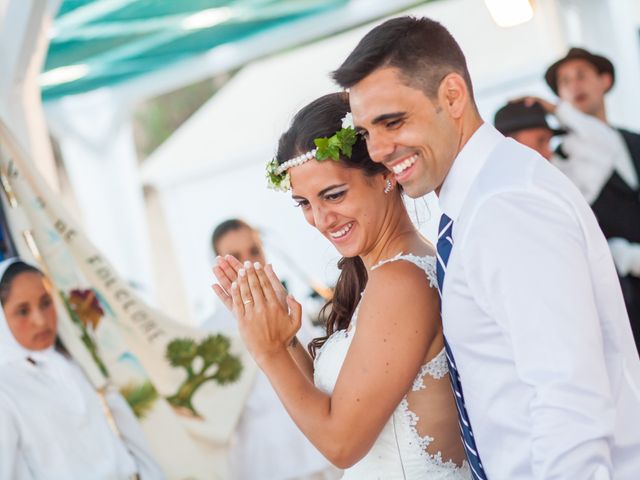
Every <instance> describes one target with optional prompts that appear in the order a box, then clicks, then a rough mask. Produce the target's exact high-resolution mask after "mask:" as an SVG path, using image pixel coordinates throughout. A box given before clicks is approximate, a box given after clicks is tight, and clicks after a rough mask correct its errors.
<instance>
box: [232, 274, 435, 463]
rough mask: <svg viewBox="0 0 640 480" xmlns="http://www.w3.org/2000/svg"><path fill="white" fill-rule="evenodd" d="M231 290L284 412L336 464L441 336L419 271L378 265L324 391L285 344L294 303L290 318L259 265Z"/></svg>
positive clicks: (398, 394) (296, 315)
mask: <svg viewBox="0 0 640 480" xmlns="http://www.w3.org/2000/svg"><path fill="white" fill-rule="evenodd" d="M231 292H232V297H233V304H234V314H235V315H236V316H237V318H238V321H239V326H240V331H241V333H242V335H243V337H244V339H245V342H246V343H247V346H248V348H249V350H250V351H251V352H252V354H253V356H254V358H255V359H256V361H257V363H258V365H259V366H260V368H262V370H263V371H264V372H265V373H266V375H267V376H268V377H269V380H270V381H271V383H272V385H273V387H274V388H275V390H276V392H277V393H278V396H279V397H280V399H281V400H282V402H283V404H284V406H285V408H286V409H287V411H288V412H289V414H290V416H291V417H292V418H293V420H294V421H295V423H296V424H297V425H298V427H299V428H300V429H301V430H302V431H303V432H304V434H305V435H306V436H307V438H309V440H310V441H311V442H312V443H313V444H314V445H315V446H316V447H317V448H318V449H319V450H320V451H321V452H322V453H323V454H324V455H325V456H326V457H327V458H328V459H329V460H330V461H331V462H332V463H334V464H335V465H336V466H338V467H342V468H346V467H349V466H351V465H353V464H354V463H356V462H357V461H358V460H359V459H361V458H362V457H363V456H364V455H365V454H366V453H367V452H368V451H369V449H370V448H371V446H372V445H373V443H374V442H375V440H376V438H377V437H378V435H379V433H380V431H381V430H382V428H383V427H384V425H385V423H386V421H387V420H388V419H389V417H390V415H391V414H392V412H393V411H394V409H395V408H396V407H397V406H398V404H399V403H400V401H401V400H402V398H403V396H404V395H405V394H406V392H407V391H408V390H409V388H410V386H411V383H412V381H413V379H414V377H415V375H416V373H417V372H418V370H419V368H420V366H421V365H422V363H423V361H424V358H425V356H426V354H427V353H431V352H429V347H430V346H431V345H432V343H433V342H434V340H435V339H436V338H438V337H439V335H440V334H441V327H440V321H439V305H438V297H437V293H436V291H435V289H431V288H430V287H429V285H428V280H427V279H426V276H425V275H424V272H422V271H421V270H420V269H418V268H417V267H415V266H414V265H411V264H409V263H406V262H394V263H391V264H388V265H385V267H383V268H380V269H377V270H376V271H374V272H372V273H371V275H370V278H369V283H368V285H367V291H366V294H365V296H364V297H363V299H362V305H361V307H360V313H359V319H358V325H357V334H356V335H354V338H353V341H352V344H351V347H350V349H349V352H348V354H347V357H346V359H345V362H344V364H343V366H342V369H341V370H340V374H339V377H338V380H337V383H336V386H335V388H334V390H333V394H332V395H327V394H325V393H323V392H322V391H320V390H319V389H317V388H316V387H315V386H314V385H313V383H312V381H311V380H310V379H309V378H308V377H307V376H306V375H304V374H303V373H302V371H301V370H300V369H299V368H298V367H297V366H296V364H295V361H294V360H293V358H292V356H291V355H290V354H289V352H287V350H286V344H287V342H288V341H289V340H290V339H291V338H292V335H293V332H295V331H296V330H297V328H298V325H299V323H300V305H299V304H298V303H297V302H295V301H292V300H291V299H290V300H289V301H288V303H289V307H290V309H291V312H292V317H290V316H289V315H288V312H287V310H286V309H285V308H283V307H282V305H281V304H280V303H279V302H278V301H277V298H276V296H275V292H274V291H273V289H272V288H271V286H270V284H269V281H268V279H267V277H266V275H265V274H264V271H263V270H262V269H259V270H257V271H256V270H254V269H253V268H248V269H246V273H245V274H244V275H241V276H240V277H239V278H238V286H237V287H236V288H232V289H231ZM249 299H251V300H252V302H251V303H248V304H246V305H245V304H244V303H243V300H244V301H247V300H249ZM292 318H293V320H292ZM434 355H435V352H434Z"/></svg>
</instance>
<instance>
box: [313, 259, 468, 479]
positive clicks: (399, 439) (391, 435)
mask: <svg viewBox="0 0 640 480" xmlns="http://www.w3.org/2000/svg"><path fill="white" fill-rule="evenodd" d="M397 260H405V261H409V262H412V263H414V264H415V265H417V266H418V267H420V268H421V269H423V270H424V271H425V273H426V275H427V277H428V278H429V281H430V285H431V287H432V288H436V285H437V280H436V270H435V265H436V259H435V257H417V256H415V255H402V254H400V255H398V256H396V257H394V258H391V259H388V260H385V261H383V262H380V263H379V264H378V265H376V267H374V268H377V267H380V266H381V265H383V264H385V263H388V262H391V261H397ZM365 292H366V291H365ZM365 294H366V293H365ZM357 315H358V309H357V308H356V311H355V313H354V315H353V318H352V319H351V323H350V325H349V328H348V329H347V330H339V331H337V332H334V334H333V335H331V336H330V337H329V338H328V339H327V341H326V342H325V344H324V345H323V346H322V348H321V349H320V350H319V352H318V354H317V355H316V359H315V364H314V382H315V385H316V386H317V387H318V388H319V389H320V390H322V391H324V392H325V393H328V394H331V393H332V392H333V389H334V387H335V385H336V381H337V379H338V375H339V374H340V369H341V368H342V364H343V362H344V360H345V357H346V355H347V351H348V350H349V346H350V345H351V341H352V339H353V336H354V335H357V333H356V326H357ZM441 382H446V384H444V383H441ZM453 402H454V400H453V396H452V393H451V387H450V385H449V378H448V367H447V359H446V356H445V352H444V349H443V350H442V351H441V352H440V353H439V354H438V355H436V356H435V357H434V358H432V359H430V360H429V361H428V362H427V363H425V364H424V365H423V366H422V368H421V369H420V371H419V372H418V375H417V376H416V378H415V380H414V382H413V386H412V388H411V391H410V392H408V393H407V394H406V395H405V397H404V398H403V399H402V401H401V402H400V404H399V405H398V406H397V407H396V409H395V410H394V412H393V414H392V415H391V417H390V418H389V420H388V421H387V423H386V424H385V426H384V428H383V429H382V432H380V435H379V436H378V438H377V439H376V441H375V443H374V444H373V447H371V450H370V451H369V453H367V454H366V455H365V456H364V457H363V458H362V459H361V460H360V461H359V462H358V463H356V464H355V465H353V466H352V467H351V468H348V469H346V470H345V472H344V476H343V477H342V478H343V479H344V480H347V479H349V480H375V479H382V480H395V479H403V480H405V479H407V480H418V479H419V480H468V479H470V478H471V475H470V473H469V468H468V465H467V463H466V461H464V460H462V459H458V462H459V463H461V465H460V466H459V465H457V464H456V463H454V461H452V460H451V459H450V458H448V457H446V456H444V455H443V453H442V452H445V451H451V449H450V448H448V447H450V446H451V442H452V441H459V437H458V431H457V429H456V431H455V432H451V431H450V430H451V429H450V427H447V431H446V432H445V431H444V430H443V426H442V424H443V422H441V420H442V419H441V418H438V417H439V415H440V413H442V415H443V416H444V415H449V416H451V415H455V406H454V403H453ZM451 409H453V410H451ZM452 412H453V413H452ZM449 418H451V417H449ZM444 423H445V424H446V425H447V426H450V424H451V422H444ZM439 434H441V435H439ZM440 437H447V440H445V441H443V442H442V443H439V441H438V440H441V439H440ZM452 439H454V440H452ZM440 448H442V450H440ZM443 457H444V458H443Z"/></svg>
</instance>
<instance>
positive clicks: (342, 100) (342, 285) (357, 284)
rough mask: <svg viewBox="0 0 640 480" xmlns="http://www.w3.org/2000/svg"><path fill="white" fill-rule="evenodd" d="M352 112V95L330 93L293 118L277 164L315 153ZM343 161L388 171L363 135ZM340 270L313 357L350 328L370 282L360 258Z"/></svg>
mask: <svg viewBox="0 0 640 480" xmlns="http://www.w3.org/2000/svg"><path fill="white" fill-rule="evenodd" d="M349 111H350V108H349V95H348V94H347V93H342V92H341V93H330V94H329V95H325V96H323V97H320V98H318V99H317V100H314V101H313V102H311V103H310V104H309V105H307V106H306V107H304V108H303V109H302V110H300V111H299V112H298V113H297V114H296V115H295V117H293V121H292V122H291V126H290V127H289V130H287V131H286V132H285V133H284V134H283V135H282V136H281V137H280V141H279V143H278V153H277V154H276V159H277V160H278V163H279V164H282V163H284V162H286V161H287V160H289V159H290V158H294V157H296V156H298V155H300V154H302V153H305V152H308V151H309V150H312V149H313V148H315V144H314V143H313V141H314V139H316V138H319V137H331V136H332V135H333V134H335V133H336V132H337V131H338V130H340V129H341V128H342V118H343V117H344V116H345V115H346V114H347V112H349ZM326 161H331V160H326ZM340 162H341V163H342V164H343V165H344V166H346V167H348V168H357V169H359V170H362V172H363V173H364V174H365V175H366V176H369V177H371V176H374V175H377V174H380V173H383V172H385V171H386V168H385V167H384V166H383V165H382V164H379V163H375V162H373V161H372V160H371V158H370V157H369V153H368V152H367V146H366V144H365V142H364V141H363V140H362V138H361V137H360V136H358V139H357V141H356V143H355V145H354V146H353V149H352V154H351V158H347V157H345V156H341V157H340ZM338 268H339V269H340V276H339V277H338V282H337V283H336V286H335V289H334V292H333V298H332V299H331V300H329V301H328V302H327V303H326V304H325V306H324V307H323V309H322V311H321V313H320V316H321V317H325V318H327V324H326V335H325V336H323V337H319V338H314V339H313V340H312V341H311V343H309V352H310V353H311V356H312V357H315V354H316V352H317V350H318V349H319V348H320V347H321V346H322V345H323V344H324V342H326V341H327V338H329V336H330V335H331V334H332V333H333V332H335V331H337V330H342V329H346V328H347V327H348V326H349V322H350V321H351V317H352V316H353V312H354V311H355V309H356V306H357V305H358V301H359V300H360V293H361V292H362V291H363V290H364V287H365V285H366V283H367V269H366V267H365V266H364V263H363V262H362V260H361V259H360V257H357V256H356V257H342V258H341V259H340V261H339V262H338ZM327 312H328V315H326V313H327Z"/></svg>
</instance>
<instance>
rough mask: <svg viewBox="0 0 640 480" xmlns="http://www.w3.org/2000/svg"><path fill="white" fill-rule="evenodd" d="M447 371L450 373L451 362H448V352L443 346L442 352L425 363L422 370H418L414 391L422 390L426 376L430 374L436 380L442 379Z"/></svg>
mask: <svg viewBox="0 0 640 480" xmlns="http://www.w3.org/2000/svg"><path fill="white" fill-rule="evenodd" d="M447 373H449V364H448V363H447V352H446V351H445V349H444V348H443V349H442V350H440V353H438V355H436V356H435V357H433V358H432V359H431V360H429V361H428V362H427V363H425V364H424V365H423V366H422V368H420V371H419V372H418V376H416V378H415V380H414V381H413V388H412V391H414V392H417V391H418V390H422V389H423V388H424V376H425V375H430V376H431V377H433V378H435V379H436V380H439V379H441V378H442V377H444V376H445V375H446V374H447Z"/></svg>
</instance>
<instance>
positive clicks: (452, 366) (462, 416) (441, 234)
mask: <svg viewBox="0 0 640 480" xmlns="http://www.w3.org/2000/svg"><path fill="white" fill-rule="evenodd" d="M452 232H453V220H451V219H450V218H449V217H447V216H446V215H445V214H444V213H443V214H442V217H441V218H440V228H439V229H438V263H437V265H436V273H437V275H438V290H439V291H440V296H442V288H443V287H444V274H445V273H446V271H447V263H448V262H449V255H451V249H452V248H453V237H452ZM444 347H445V349H446V352H447V362H448V363H449V378H450V379H451V387H452V388H453V393H454V394H455V399H456V407H457V408H458V419H459V425H460V436H461V437H462V441H463V442H464V450H465V452H466V454H467V459H468V460H469V466H470V467H471V473H472V475H473V478H474V480H486V478H487V475H486V474H485V473H484V468H482V462H481V461H480V456H479V455H478V449H477V448H476V442H475V439H474V438H473V432H472V431H471V424H470V423H469V415H468V414H467V409H466V408H465V406H464V396H463V395H462V385H461V384H460V375H458V369H457V368H456V362H455V359H454V358H453V354H452V353H451V348H450V347H449V343H448V342H447V339H446V338H445V340H444Z"/></svg>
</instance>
